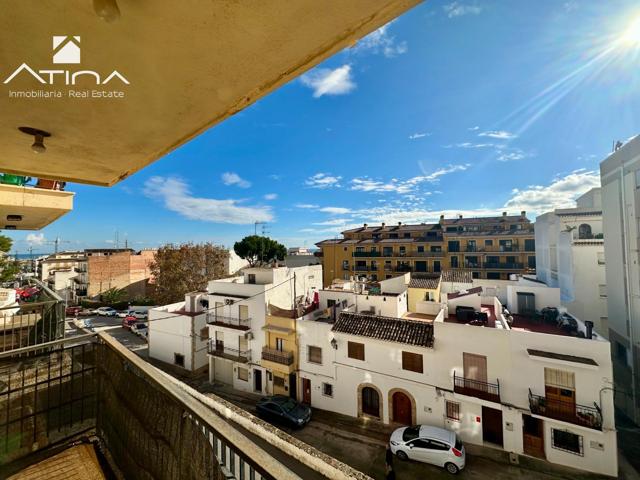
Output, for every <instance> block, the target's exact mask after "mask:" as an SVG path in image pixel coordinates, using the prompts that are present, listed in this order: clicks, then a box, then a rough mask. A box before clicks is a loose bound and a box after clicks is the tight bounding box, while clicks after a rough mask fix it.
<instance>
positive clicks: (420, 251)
mask: <svg viewBox="0 0 640 480" xmlns="http://www.w3.org/2000/svg"><path fill="white" fill-rule="evenodd" d="M422 252H424V245H418V253H422Z"/></svg>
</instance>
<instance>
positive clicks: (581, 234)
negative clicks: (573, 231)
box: [578, 223, 593, 240]
mask: <svg viewBox="0 0 640 480" xmlns="http://www.w3.org/2000/svg"><path fill="white" fill-rule="evenodd" d="M578 238H579V239H581V240H583V239H589V238H593V234H592V233H591V225H589V224H588V223H583V224H582V225H580V226H579V227H578Z"/></svg>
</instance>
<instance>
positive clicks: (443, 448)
mask: <svg viewBox="0 0 640 480" xmlns="http://www.w3.org/2000/svg"><path fill="white" fill-rule="evenodd" d="M389 445H390V447H391V451H392V452H393V453H394V454H395V455H396V456H397V457H398V458H399V459H400V460H407V459H411V460H417V461H418V462H424V463H430V464H431V465H437V466H439V467H444V468H445V469H446V470H447V471H448V472H449V473H452V474H456V473H458V472H459V471H460V470H462V469H463V468H464V466H465V461H466V455H465V451H464V445H463V444H462V442H461V441H460V439H459V438H458V436H457V435H456V434H455V433H454V432H452V431H450V430H445V429H444V428H439V427H431V426H428V425H416V426H415V427H404V428H398V429H397V430H394V432H393V433H392V434H391V439H390V441H389Z"/></svg>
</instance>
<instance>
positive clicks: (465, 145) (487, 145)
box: [443, 142, 496, 148]
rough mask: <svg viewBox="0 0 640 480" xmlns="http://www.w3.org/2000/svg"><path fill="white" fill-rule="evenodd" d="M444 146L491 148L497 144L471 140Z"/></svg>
mask: <svg viewBox="0 0 640 480" xmlns="http://www.w3.org/2000/svg"><path fill="white" fill-rule="evenodd" d="M443 146H444V148H490V147H495V146H496V145H495V144H493V143H471V142H462V143H454V144H452V145H443Z"/></svg>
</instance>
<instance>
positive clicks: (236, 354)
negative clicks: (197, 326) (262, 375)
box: [207, 340, 251, 363]
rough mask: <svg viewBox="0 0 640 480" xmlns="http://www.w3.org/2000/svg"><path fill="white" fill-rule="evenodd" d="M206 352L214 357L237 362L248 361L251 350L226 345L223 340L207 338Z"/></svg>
mask: <svg viewBox="0 0 640 480" xmlns="http://www.w3.org/2000/svg"><path fill="white" fill-rule="evenodd" d="M207 353H208V354H209V355H213V356H215V357H222V358H227V359H229V360H235V361H237V362H244V363H247V362H250V361H251V350H248V349H247V350H239V349H237V348H230V347H226V346H225V345H224V343H223V342H220V341H216V340H209V343H208V344H207Z"/></svg>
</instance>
